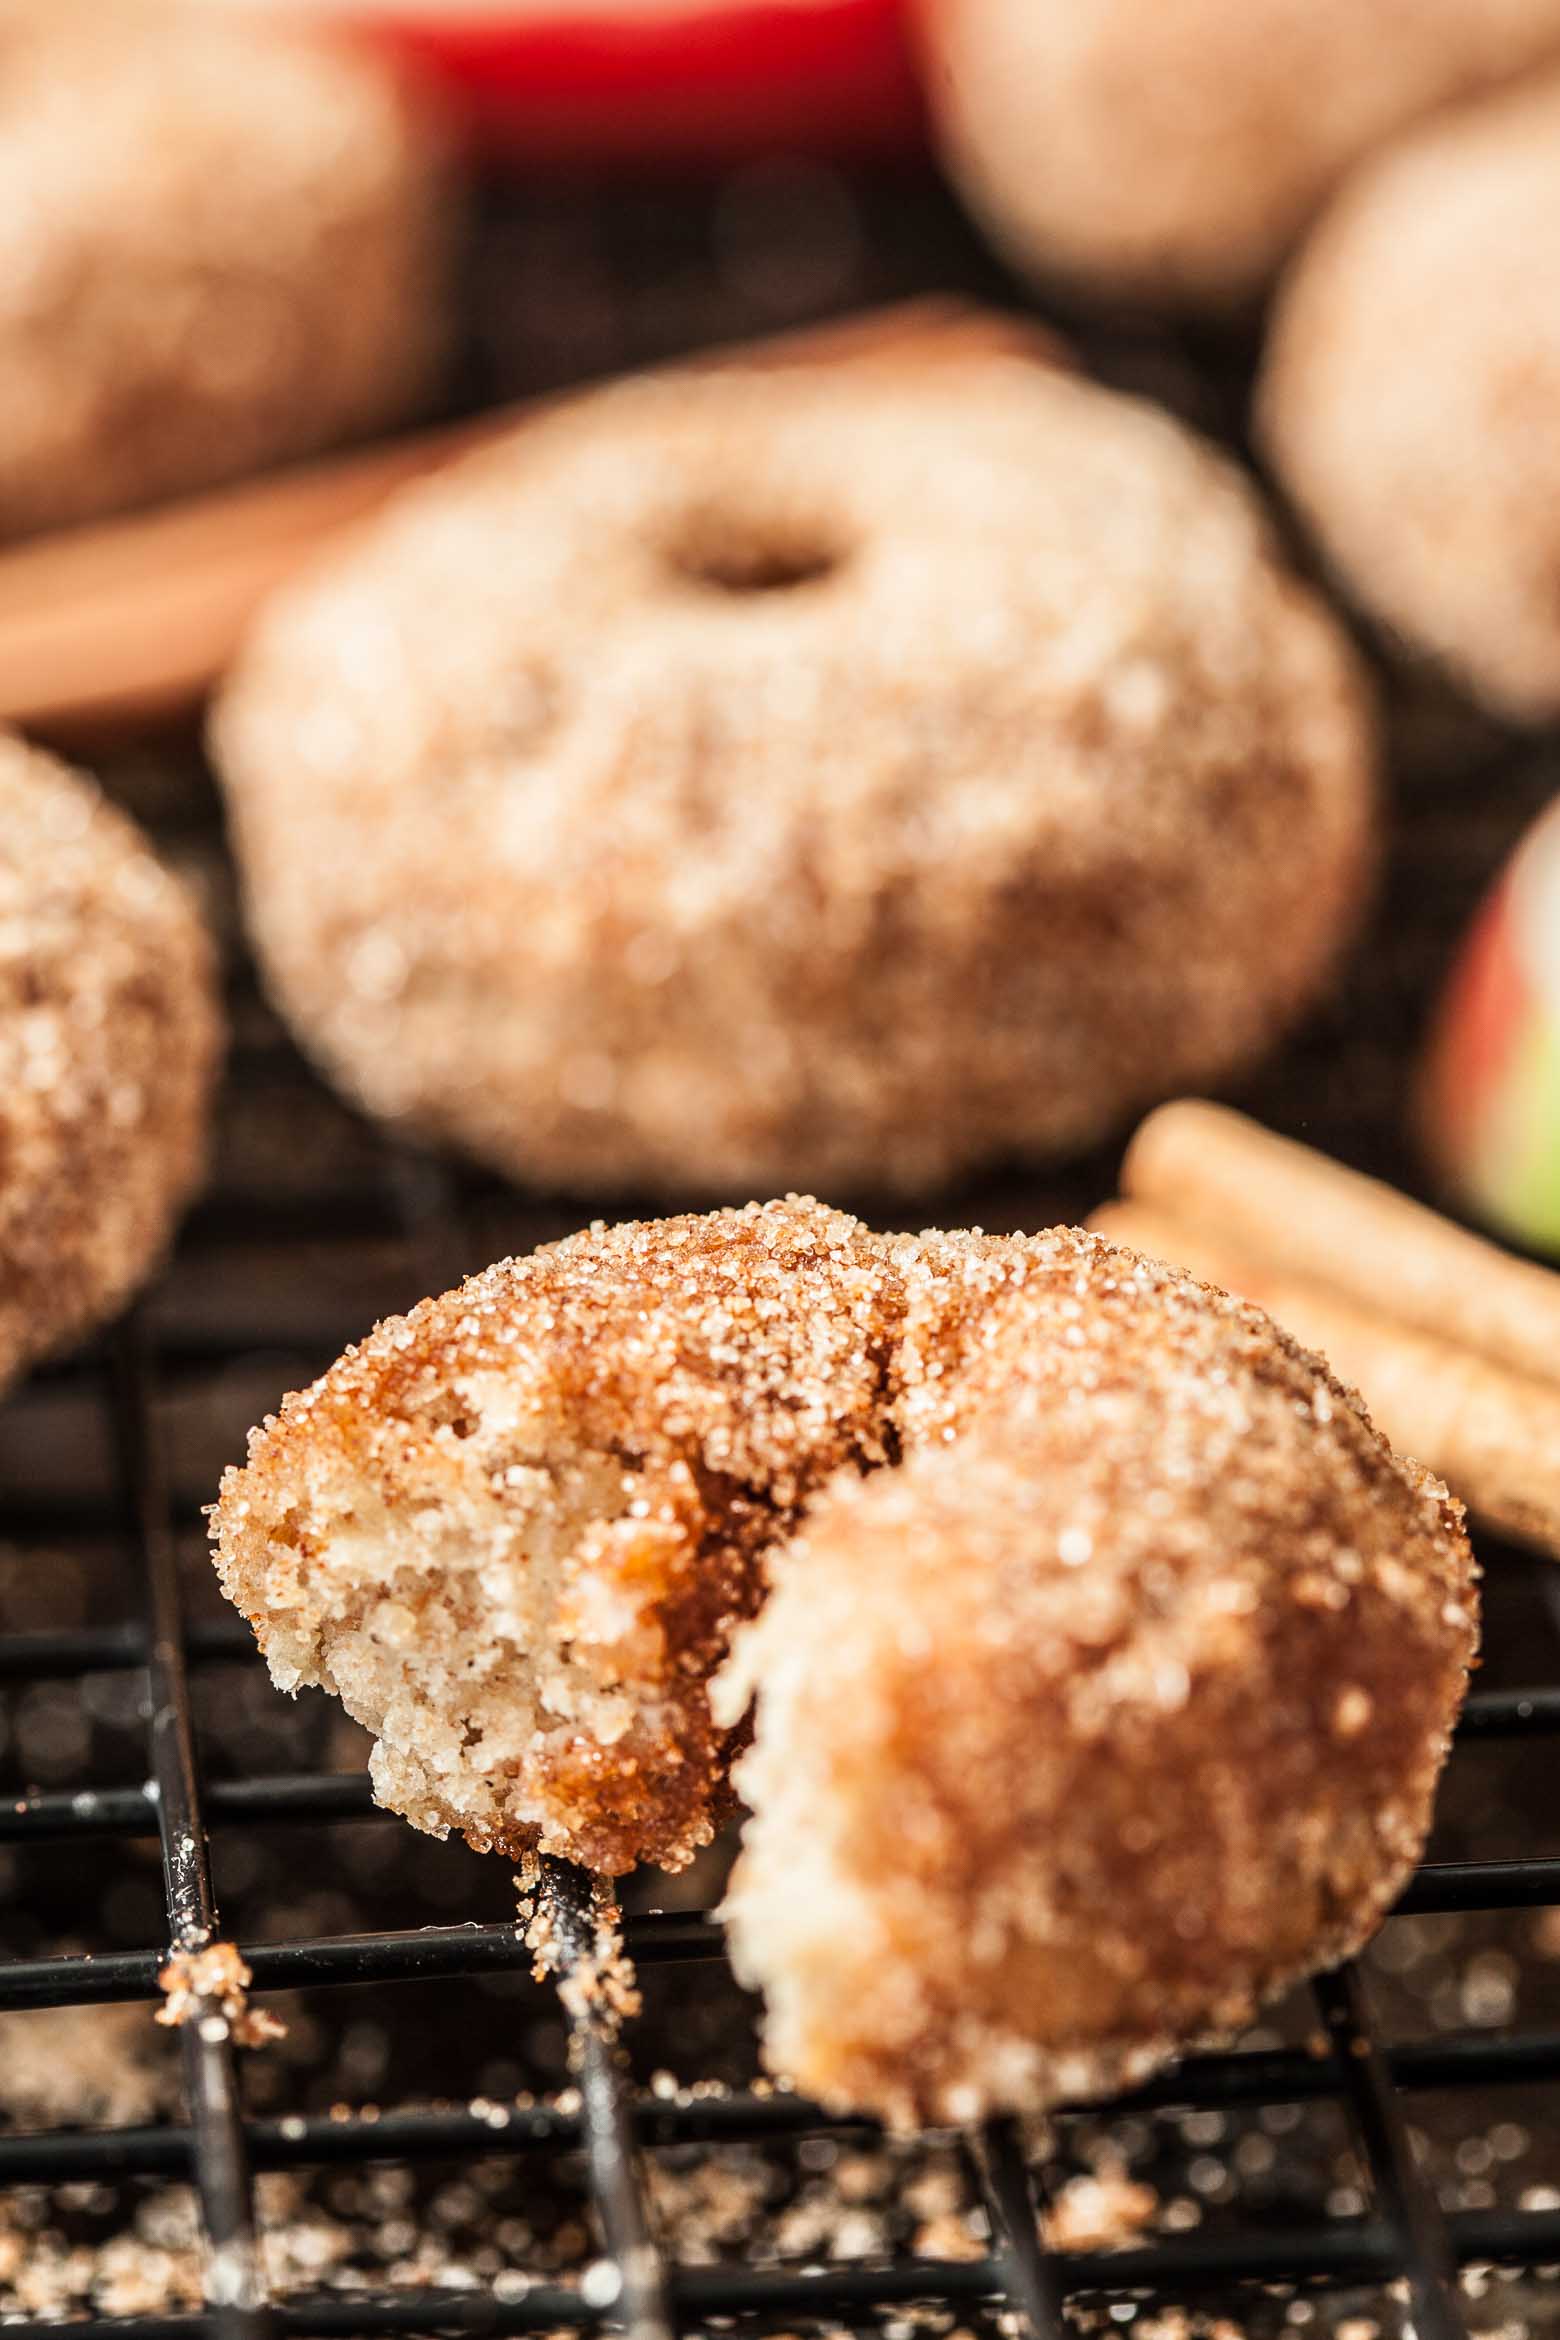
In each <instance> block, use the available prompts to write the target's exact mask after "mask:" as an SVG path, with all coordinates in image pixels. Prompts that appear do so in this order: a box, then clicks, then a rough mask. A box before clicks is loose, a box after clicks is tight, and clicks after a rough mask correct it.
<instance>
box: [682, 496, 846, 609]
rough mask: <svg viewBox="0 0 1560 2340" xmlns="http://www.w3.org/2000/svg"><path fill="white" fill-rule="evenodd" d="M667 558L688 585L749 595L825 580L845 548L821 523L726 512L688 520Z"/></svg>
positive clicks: (840, 560)
mask: <svg viewBox="0 0 1560 2340" xmlns="http://www.w3.org/2000/svg"><path fill="white" fill-rule="evenodd" d="M667 557H668V560H669V562H670V565H671V567H672V569H673V570H674V571H675V572H676V574H677V575H678V576H679V577H681V578H683V579H684V580H685V581H686V582H687V583H688V584H690V585H696V586H698V587H699V588H700V589H701V590H702V591H703V592H706V593H719V594H728V595H730V596H731V597H732V598H733V599H734V600H745V599H747V598H749V597H750V596H756V595H760V594H771V593H795V592H796V591H798V590H799V589H800V588H801V587H802V586H805V585H821V584H823V583H824V582H825V581H826V580H827V579H828V578H830V577H832V576H833V575H834V574H835V572H836V571H837V570H838V569H839V568H840V567H841V566H842V564H843V562H844V559H845V550H844V547H843V546H842V545H841V544H840V543H839V542H838V540H837V539H836V538H835V537H834V536H833V535H831V533H830V532H829V531H828V530H827V529H826V528H824V527H823V526H822V525H821V524H818V523H813V522H808V521H803V520H800V519H796V518H779V517H777V516H775V515H773V514H771V515H767V516H766V515H763V514H760V513H741V512H732V511H724V512H703V513H698V514H696V515H694V516H692V517H691V518H690V519H689V520H687V521H686V522H685V523H684V525H683V527H682V528H681V529H680V530H679V531H678V532H677V534H676V535H674V537H673V538H672V541H671V543H670V545H669V546H668V548H667Z"/></svg>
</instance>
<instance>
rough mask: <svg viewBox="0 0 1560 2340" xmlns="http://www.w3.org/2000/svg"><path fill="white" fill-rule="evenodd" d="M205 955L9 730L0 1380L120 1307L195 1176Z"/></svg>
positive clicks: (2, 823)
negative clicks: (12, 736)
mask: <svg viewBox="0 0 1560 2340" xmlns="http://www.w3.org/2000/svg"><path fill="white" fill-rule="evenodd" d="M218 1049H219V1016H218V1008H217V989H216V970H215V963H214V953H213V951H212V948H211V945H210V942H209V940H208V938H207V936H206V933H205V930H204V928H203V927H202V925H201V923H200V920H199V919H198V917H197V916H196V914H195V911H194V909H193V907H192V905H191V903H190V902H189V900H188V898H187V896H186V894H185V892H184V889H183V887H182V886H181V885H180V884H179V883H178V882H177V880H176V879H174V878H173V877H172V876H171V875H170V874H169V872H168V871H167V870H165V869H164V868H163V867H162V865H161V864H160V863H159V862H158V861H157V860H156V859H155V858H154V857H153V855H152V853H151V851H150V849H149V848H148V846H147V845H146V843H145V841H144V839H143V838H142V837H141V836H140V834H139V832H138V831H137V830H136V829H135V827H134V826H133V825H132V823H131V822H130V821H129V820H127V819H126V817H125V815H124V814H123V813H121V812H119V811H117V810H116V809H115V808H114V807H113V806H112V805H110V804H109V803H108V802H107V801H106V799H105V798H104V797H102V796H101V795H100V794H99V792H98V790H97V788H96V787H95V786H94V785H93V783H92V782H91V781H89V780H87V779H85V778H84V777H83V776H82V775H81V774H79V773H76V772H72V771H69V770H67V768H66V767H65V766H64V765H63V764H59V763H56V762H55V760H54V758H53V757H52V756H47V755H44V754H42V753H41V752H39V751H38V750H36V749H33V748H30V747H27V746H24V745H23V743H22V742H21V741H20V740H17V739H6V738H3V737H0V1384H4V1383H5V1382H7V1381H9V1380H11V1379H12V1378H13V1377H14V1376H15V1375H16V1374H17V1373H19V1372H21V1371H22V1370H23V1369H24V1368H25V1367H26V1366H27V1365H29V1364H31V1363H32V1361H33V1360H34V1359H35V1358H37V1357H41V1356H43V1355H44V1354H45V1353H46V1352H47V1351H49V1350H51V1349H54V1348H57V1347H58V1346H60V1345H61V1344H62V1343H64V1342H66V1341H69V1340H72V1339H74V1338H76V1337H77V1336H78V1335H80V1334H81V1333H83V1332H85V1331H86V1330H87V1329H88V1328H89V1327H90V1326H92V1325H94V1324H97V1323H99V1322H101V1321H102V1320H103V1319H104V1318H105V1317H108V1316H111V1315H112V1314H113V1313H114V1312H115V1310H116V1309H118V1308H119V1307H120V1305H121V1304H122V1302H124V1301H125V1300H126V1299H128V1297H129V1296H130V1294H131V1292H132V1291H133V1290H134V1289H135V1287H136V1285H137V1284H138V1283H139V1282H140V1281H141V1279H142V1277H143V1276H144V1275H145V1274H146V1273H147V1271H148V1269H149V1268H150V1267H151V1266H152V1265H153V1264H154V1262H155V1261H156V1259H157V1257H158V1256H159V1254H160V1253H161V1251H162V1249H163V1247H164V1245H165V1244H166V1242H167V1240H168V1237H169V1235H170V1233H171V1231H172V1227H173V1223H174V1220H175V1218H176V1217H177V1215H178V1212H179V1210H180V1209H181V1207H182V1206H183V1204H184V1202H185V1201H186V1200H187V1198H188V1196H189V1194H190V1192H191V1189H192V1188H193V1187H194V1185H195V1182H196V1180H197V1178H198V1177H199V1175H200V1171H201V1168H202V1163H203V1159H204V1151H205V1135H206V1122H207V1113H208V1108H209V1105H210V1099H211V1090H212V1086H213V1083H214V1079H215V1074H216V1065H217V1056H218Z"/></svg>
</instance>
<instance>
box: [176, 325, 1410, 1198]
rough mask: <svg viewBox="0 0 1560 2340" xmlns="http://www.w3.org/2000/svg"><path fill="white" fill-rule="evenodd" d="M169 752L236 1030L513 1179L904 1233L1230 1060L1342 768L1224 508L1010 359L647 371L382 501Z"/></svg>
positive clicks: (1162, 428)
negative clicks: (890, 1201)
mask: <svg viewBox="0 0 1560 2340" xmlns="http://www.w3.org/2000/svg"><path fill="white" fill-rule="evenodd" d="M214 740H215V748H216V753H217V758H218V762H219V765H220V767H221V770H222V774H223V777H224V780H225V783H226V787H227V792H228V796H229V800H230V805H231V810H232V815H233V824H234V834H235V837H236V842H237V845H238V849H239V853H240V857H241V860H242V863H243V868H244V872H245V877H246V883H247V896H248V907H249V915H250V920H251V925H252V928H253V931H254V934H255V937H256V940H257V942H258V945H259V949H260V953H261V956H262V960H263V962H264V965H265V968H266V970H267V974H268V978H269V982H270V984H271V987H272V989H273V991H274V993H275V995H276V997H277V999H278V1001H279V1002H280V1003H281V1005H282V1006H283V1008H284V1009H285V1011H286V1012H287V1014H288V1015H289V1016H290V1018H291V1019H292V1021H293V1023H294V1025H295V1027H296V1028H297V1030H298V1031H299V1032H300V1034H301V1035H302V1036H303V1038H304V1039H305V1041H306V1042H307V1044H308V1045H309V1046H310V1047H311V1048H312V1049H313V1051H314V1052H315V1054H316V1055H317V1056H318V1057H319V1059H320V1060H321V1062H322V1063H323V1064H324V1065H325V1066H326V1067H327V1069H328V1070H329V1071H330V1072H331V1073H332V1075H333V1076H334V1077H335V1078H336V1079H337V1080H338V1081H340V1083H341V1084H342V1085H343V1086H344V1087H345V1088H346V1089H348V1090H349V1091H350V1092H351V1093H352V1094H353V1095H354V1096H355V1097H356V1098H357V1099H358V1100H359V1101H360V1102H362V1103H363V1104H364V1105H365V1106H367V1107H368V1108H369V1109H370V1110H371V1111H372V1112H374V1113H376V1114H378V1115H381V1116H384V1117H387V1118H389V1119H391V1120H395V1121H401V1122H404V1123H407V1124H410V1125H412V1126H414V1127H415V1128H417V1129H419V1130H420V1131H422V1132H424V1133H432V1134H434V1135H436V1136H438V1137H440V1138H442V1139H445V1140H448V1141H449V1142H451V1143H453V1144H455V1145H458V1146H461V1147H464V1148H466V1149H468V1150H469V1151H471V1152H472V1153H474V1154H476V1155H478V1156H480V1157H482V1158H483V1159H485V1160H487V1161H489V1162H491V1163H493V1164H495V1165H496V1166H498V1167H499V1168H500V1169H502V1170H504V1171H506V1172H508V1173H510V1174H512V1175H514V1176H516V1177H519V1178H521V1179H527V1180H535V1181H541V1182H549V1183H557V1184H568V1185H571V1186H573V1187H575V1188H583V1189H585V1190H588V1191H598V1192H613V1191H622V1190H625V1189H627V1190H631V1191H638V1192H644V1191H647V1190H649V1191H654V1192H668V1193H677V1194H682V1195H686V1194H688V1193H689V1192H693V1193H697V1194H699V1195H711V1196H717V1197H718V1196H727V1195H732V1194H736V1195H741V1194H747V1193H752V1192H754V1191H755V1190H757V1191H760V1192H763V1191H774V1190H776V1189H778V1188H784V1187H787V1186H791V1185H796V1186H803V1185H807V1186H814V1185H815V1186H818V1187H820V1188H827V1187H829V1186H837V1187H850V1186H855V1187H856V1188H858V1189H860V1188H862V1187H871V1188H872V1189H874V1190H878V1191H881V1190H884V1189H891V1190H898V1191H903V1192H917V1191H922V1190H925V1189H928V1188H931V1187H933V1186H935V1185H937V1184H938V1183H939V1182H940V1181H944V1180H946V1179H948V1178H950V1177H952V1176H954V1175H956V1174H957V1173H959V1172H961V1171H963V1170H966V1169H968V1168H970V1167H972V1166H973V1165H976V1164H979V1163H981V1162H984V1161H987V1160H991V1159H993V1158H999V1157H1003V1156H1011V1155H1045V1154H1049V1153H1053V1152H1055V1151H1057V1150H1058V1149H1063V1148H1067V1147H1070V1146H1074V1145H1077V1144H1081V1143H1083V1142H1085V1141H1087V1140H1090V1139H1092V1138H1094V1137H1096V1136H1098V1135H1099V1134H1100V1133H1101V1132H1103V1131H1104V1130H1105V1129H1107V1128H1108V1127H1109V1126H1110V1125H1111V1124H1112V1123H1113V1122H1116V1121H1118V1120H1119V1119H1120V1118H1121V1117H1122V1116H1124V1115H1125V1114H1127V1113H1128V1112H1129V1111H1130V1110H1132V1109H1133V1108H1134V1107H1136V1106H1137V1105H1139V1104H1140V1103H1141V1102H1143V1101H1144V1100H1145V1099H1146V1098H1148V1097H1150V1096H1155V1095H1158V1094H1160V1093H1162V1092H1163V1091H1165V1090H1166V1089H1170V1088H1175V1087H1182V1088H1186V1087H1191V1088H1196V1087H1198V1086H1200V1085H1204V1084H1206V1083H1208V1082H1210V1081H1215V1080H1217V1079H1219V1078H1222V1077H1223V1076H1224V1075H1225V1074H1227V1073H1228V1072H1229V1071H1230V1069H1231V1068H1232V1067H1234V1066H1235V1065H1237V1064H1239V1063H1241V1062H1243V1061H1245V1060H1246V1059H1248V1058H1250V1057H1252V1056H1254V1055H1256V1054H1258V1053H1260V1051H1261V1050H1262V1049H1263V1048H1264V1047H1266V1046H1267V1045H1268V1044H1269V1043H1270V1042H1271V1041H1272V1040H1273V1038H1274V1037H1275V1035H1276V1034H1277V1033H1278V1032H1279V1031H1280V1030H1281V1029H1282V1028H1283V1027H1284V1026H1285V1025H1286V1024H1287V1023H1288V1022H1289V1021H1290V1020H1291V1019H1292V1018H1293V1017H1294V1015H1295V1014H1296V1013H1297V1012H1298V1011H1299V1009H1300V1008H1301V1007H1302V1006H1303V1005H1304V1004H1305V1003H1306V1002H1308V1001H1309V1000H1310V999H1311V997H1312V996H1313V995H1314V994H1315V992H1316V991H1317V989H1318V988H1319V986H1320V985H1321V983H1322V982H1323V981H1324V980H1325V978H1326V976H1327V974H1328V973H1329V972H1330V969H1331V966H1332V963H1333V961H1334V958H1335V956H1336V953H1337V951H1338V948H1339V945H1340V942H1341V940H1342V939H1343V938H1344V937H1345V936H1346V935H1347V934H1348V933H1349V931H1350V929H1351V927H1352V924H1353V921H1354V917H1355V913H1356V909H1357V906H1358V903H1359V899H1360V895H1361V892H1362V888H1363V884H1364V879H1365V874H1366V869H1367V865H1368V863H1369V861H1370V858H1371V839H1372V813H1371V803H1370V797H1371V787H1370V770H1371V762H1372V754H1371V738H1370V725H1369V721H1368V717H1367V712H1366V709H1365V706H1364V704H1363V697H1362V690H1361V685H1360V679H1359V676H1358V673H1357V671H1356V667H1355V664H1354V662H1353V660H1352V658H1351V656H1350V654H1349V652H1348V650H1347V648H1346V646H1345V644H1344V642H1343V640H1342V637H1341V636H1340V634H1339V632H1338V631H1337V629H1336V628H1335V626H1334V625H1333V623H1332V621H1331V620H1330V619H1329V618H1328V617H1327V616H1326V615H1325V614H1324V613H1323V611H1322V610H1321V609H1320V607H1319V606H1318V605H1317V604H1315V603H1314V602H1313V601H1312V600H1311V599H1310V598H1309V597H1308V596H1307V595H1306V594H1305V593H1304V592H1303V591H1302V589H1301V588H1300V587H1299V586H1298V584H1297V583H1296V582H1295V581H1294V580H1293V579H1292V578H1291V577H1290V576H1288V575H1287V574H1286V573H1285V571H1284V570H1283V569H1282V568H1281V567H1280V566H1279V564H1278V562H1277V560H1276V558H1275V556H1274V553H1273V550H1272V547H1271V544H1270V541H1269V535H1268V530H1267V527H1266V525H1265V522H1264V520H1263V517H1262V515H1261V512H1260V510H1259V508H1258V506H1257V504H1256V502H1255V500H1254V498H1253V496H1252V494H1251V492H1250V490H1249V488H1248V487H1247V486H1246V485H1245V484H1244V482H1243V481H1242V480H1241V479H1240V478H1239V477H1238V476H1237V475H1236V473H1235V472H1234V471H1233V470H1232V469H1231V468H1229V467H1228V466H1226V465H1225V464H1224V463H1223V462H1222V461H1221V460H1219V459H1218V458H1217V457H1215V456H1214V455H1213V454H1211V453H1210V452H1209V451H1208V450H1207V449H1206V448H1204V447H1203V446H1201V445H1200V444H1199V443H1198V442H1197V441H1196V440H1194V439H1193V438H1192V437H1191V436H1190V435H1189V434H1188V433H1187V432H1186V431H1185V430H1184V429H1182V428H1181V427H1180V426H1179V425H1178V424H1176V423H1174V422H1172V421H1171V420H1169V419H1168V418H1167V417H1165V416H1163V415H1161V414H1158V413H1156V412H1154V411H1152V410H1151V409H1149V408H1148V407H1146V406H1143V405H1140V404H1138V403H1136V402H1134V401H1131V400H1128V399H1125V398H1121V397H1118V396H1115V395H1113V394H1112V393H1110V392H1107V391H1105V390H1103V389H1099V388H1097V387H1093V386H1091V385H1089V384H1087V383H1084V382H1081V381H1078V380H1074V379H1067V378H1065V377H1063V376H1062V375H1060V374H1057V373H1054V372H1050V371H1048V370H1046V369H1045V368H1042V367H1039V366H1037V365H1035V364H1033V363H1031V362H1029V361H1028V360H1026V359H1024V358H1021V357H1018V356H1008V355H996V354H981V355H973V354H972V355H970V356H969V357H968V358H967V359H965V360H962V361H959V362H955V361H953V360H952V359H949V358H942V359H940V360H939V362H938V363H937V364H936V365H935V366H928V367H927V368H925V369H924V370H918V369H916V368H915V367H914V366H913V365H911V364H910V363H909V362H908V361H907V363H906V364H905V366H904V367H902V368H897V369H896V368H891V367H889V366H886V365H884V366H875V367H870V368H868V367H859V366H858V367H846V366H841V367H838V368H828V367H823V366H811V367H796V368H787V369H784V370H771V371H764V372H760V371H758V370H753V371H751V372H749V371H744V370H743V369H740V368H736V369H729V370H728V369H721V370H719V371H706V372H702V373H701V372H698V371H696V370H690V371H688V372H686V373H684V374H682V375H679V376H662V377H658V378H653V379H646V380H641V381H637V382H631V383H627V384H623V385H619V386H617V387H615V388H612V389H610V390H608V391H605V392H601V393H597V394H594V395H593V396H591V397H589V398H586V399H583V400H580V401H578V402H576V403H575V404H574V405H573V406H572V407H570V408H569V409H568V410H566V411H564V412H560V413H559V414H557V415H556V416H554V417H551V418H549V419H547V420H545V421H540V422H536V423H531V424H528V425H527V426H526V427H525V429H524V430H522V431H521V432H519V433H517V434H516V435H515V437H514V438H513V439H512V440H510V441H509V442H508V443H506V444H504V445H502V446H500V447H498V448H496V449H491V450H487V451H484V452H483V453H481V454H480V455H478V456H475V457H473V458H471V459H470V460H468V461H466V462H464V463H462V464H460V465H459V466H457V467H456V468H455V469H454V470H452V471H451V472H448V473H446V474H443V475H441V477H439V478H438V479H437V480H435V481H432V482H429V483H426V484H424V485H421V486H419V487H418V488H416V489H414V490H412V491H409V492H408V493H406V494H404V495H403V496H401V497H400V498H399V499H398V500H397V501H396V503H395V504H394V506H393V507H392V508H391V509H390V510H389V511H388V512H386V513H385V514H384V515H383V516H382V517H381V518H380V519H379V520H378V521H377V522H376V523H375V524H374V525H373V526H372V527H370V528H369V529H368V530H367V531H365V532H363V533H362V534H360V535H359V536H358V537H357V538H356V539H355V540H354V542H353V544H352V545H351V546H350V547H349V548H347V549H346V550H344V551H341V552H339V553H337V554H336V555H334V556H333V557H331V558H330V560H329V561H328V563H327V565H326V566H325V567H324V568H323V569H322V570H320V571H319V572H317V573H316V574H315V575H314V576H313V577H312V578H310V579H309V580H307V581H305V582H304V583H302V584H300V585H298V586H296V587H294V588H292V589H289V590H288V591H286V592H285V593H284V594H283V595H282V596H280V597H279V599H278V600H277V601H276V602H275V603H274V604H273V605H272V607H271V609H270V610H269V611H268V612H267V614H266V615H265V616H264V617H263V618H262V620H261V622H260V625H259V628H258V630H257V633H256V635H255V636H254V638H253V639H252V641H251V643H250V644H249V646H248V647H247V649H246V652H245V653H244V655H243V657H242V658H241V660H240V663H239V667H238V671H237V673H236V676H235V678H234V679H233V680H232V682H231V683H230V685H229V688H228V690H227V692H226V694H225V696H224V698H223V700H222V702H221V703H220V706H219V710H218V714H217V718H216V722H215V727H214Z"/></svg>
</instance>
